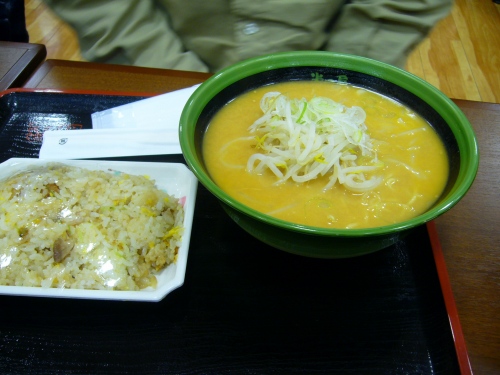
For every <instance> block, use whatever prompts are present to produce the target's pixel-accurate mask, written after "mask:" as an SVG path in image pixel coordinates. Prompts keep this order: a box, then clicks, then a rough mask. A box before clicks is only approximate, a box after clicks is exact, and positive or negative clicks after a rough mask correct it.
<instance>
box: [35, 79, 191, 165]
mask: <svg viewBox="0 0 500 375" xmlns="http://www.w3.org/2000/svg"><path fill="white" fill-rule="evenodd" d="M198 86H199V85H195V86H192V87H189V88H186V89H182V90H177V91H173V92H169V93H166V94H162V95H158V96H154V97H151V98H147V99H143V100H139V101H137V102H133V103H130V104H125V105H121V106H118V107H115V108H111V109H107V110H104V111H101V112H96V113H93V114H92V115H91V117H92V129H82V130H49V131H46V132H45V133H44V135H43V143H42V147H41V148H40V154H39V158H40V159H49V158H50V159H83V158H99V157H113V156H134V155H160V154H180V153H181V147H180V144H179V136H178V129H179V121H180V117H181V113H182V110H183V108H184V105H185V104H186V102H187V100H188V99H189V97H190V96H191V94H192V93H193V92H194V90H196V88H197V87H198Z"/></svg>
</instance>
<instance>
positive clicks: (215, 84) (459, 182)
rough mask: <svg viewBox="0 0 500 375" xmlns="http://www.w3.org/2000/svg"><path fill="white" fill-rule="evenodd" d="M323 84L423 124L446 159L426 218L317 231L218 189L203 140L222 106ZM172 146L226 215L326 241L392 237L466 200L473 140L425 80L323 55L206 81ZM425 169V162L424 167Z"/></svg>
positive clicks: (280, 57) (247, 67)
mask: <svg viewBox="0 0 500 375" xmlns="http://www.w3.org/2000/svg"><path fill="white" fill-rule="evenodd" d="M294 80H295V81H303V80H328V81H334V82H339V83H349V84H352V85H355V86H358V87H362V88H365V89H368V90H372V91H375V92H378V93H380V94H382V95H385V96H387V97H389V98H392V99H394V100H396V101H398V102H400V103H402V104H404V105H406V106H407V107H409V108H411V109H412V110H413V111H415V112H416V113H418V114H420V115H421V116H422V117H423V118H425V119H426V120H427V121H428V122H429V123H430V124H431V126H432V127H433V128H434V129H435V130H436V132H437V133H438V134H439V136H440V137H441V139H442V141H443V143H444V145H445V147H446V150H447V152H448V158H449V164H450V174H449V178H448V183H447V185H446V187H445V189H444V191H443V193H442V195H441V197H440V198H439V199H438V200H437V201H436V203H435V204H434V205H433V207H431V208H430V209H429V210H428V211H427V212H426V213H424V214H422V215H420V216H418V217H416V218H413V219H411V220H407V221H405V222H402V223H397V224H394V225H388V226H385V227H380V228H366V229H349V230H347V229H322V228H314V227H307V226H303V225H297V224H293V223H289V222H286V221H283V220H279V219H275V218H272V217H270V216H268V215H265V214H262V213H260V212H257V211H255V210H253V209H251V208H248V207H246V206H244V205H242V204H240V203H239V202H237V201H235V200H234V199H232V198H231V197H230V196H228V195H227V194H226V193H225V192H224V191H222V190H221V189H220V188H218V186H217V185H215V184H214V183H213V181H212V180H211V178H210V175H209V173H208V171H207V170H206V167H205V164H204V162H203V155H202V152H203V137H204V134H205V132H206V129H207V127H208V125H209V124H210V121H211V119H212V117H213V116H214V115H215V114H216V113H217V112H218V111H219V109H220V108H222V107H223V106H224V105H225V104H227V103H228V102H230V101H231V100H233V99H234V98H236V97H237V96H239V95H241V94H242V93H244V92H247V91H250V90H252V89H255V88H257V87H261V86H264V85H269V84H273V83H278V82H284V81H294ZM180 142H181V147H182V150H183V153H184V157H185V158H186V161H187V163H188V164H189V165H190V167H191V168H192V170H193V172H194V173H195V175H196V176H197V177H198V179H199V180H200V182H201V183H202V184H203V185H204V186H205V187H207V188H208V190H210V191H211V192H212V193H213V194H214V195H216V196H217V197H218V198H219V199H220V200H221V201H222V202H223V203H225V204H227V205H228V206H230V207H231V208H232V209H235V210H237V211H240V212H242V213H244V214H246V215H250V216H251V217H253V218H255V219H257V220H259V221H263V222H265V223H267V224H271V225H275V226H278V227H281V228H286V229H289V230H294V231H300V232H304V233H309V234H312V233H314V234H316V235H326V236H332V235H333V236H351V237H352V236H366V235H380V234H383V233H391V232H397V231H400V230H403V229H408V228H411V227H414V226H417V225H420V224H422V223H424V222H426V221H429V220H432V219H433V218H435V217H437V216H439V215H441V214H442V213H444V212H445V211H447V210H448V209H449V208H451V207H452V206H453V205H454V204H456V203H457V202H458V200H460V198H461V197H462V196H463V195H464V194H465V193H466V191H467V190H468V188H469V187H470V185H471V184H472V182H473V180H474V177H475V174H476V172H477V165H478V151H477V144H476V139H475V135H474V133H473V131H472V128H471V126H470V123H469V122H468V120H467V119H466V117H465V116H464V115H463V113H462V112H461V111H460V109H458V107H457V106H456V105H455V104H454V103H453V102H452V101H451V100H450V99H449V98H447V97H446V96H445V95H444V94H443V93H441V92H440V91H439V90H437V89H435V88H434V87H433V86H431V85H429V84H428V83H426V82H425V81H423V80H421V79H419V78H418V77H416V76H413V75H411V74H409V73H407V72H405V71H403V70H401V69H398V68H395V67H392V66H389V65H387V64H384V63H380V62H377V61H374V60H370V59H366V58H360V57H355V56H349V55H341V54H335V53H328V52H326V53H325V52H291V53H282V54H275V55H270V56H264V57H261V58H256V59H251V60H247V61H244V62H242V63H239V64H236V65H234V66H232V67H229V68H227V69H225V70H223V71H221V72H220V73H218V74H216V75H215V76H213V77H211V78H210V79H209V80H207V81H206V82H205V83H204V84H202V85H201V86H200V88H198V89H197V90H196V92H195V93H194V94H193V96H192V97H191V98H190V99H189V100H188V102H187V105H186V107H185V108H184V111H183V114H182V116H181V123H180ZM429 162H432V161H431V160H430V161H429Z"/></svg>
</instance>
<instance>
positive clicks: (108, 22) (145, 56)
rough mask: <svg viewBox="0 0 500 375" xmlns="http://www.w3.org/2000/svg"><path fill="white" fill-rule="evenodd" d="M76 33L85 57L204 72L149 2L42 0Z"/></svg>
mask: <svg viewBox="0 0 500 375" xmlns="http://www.w3.org/2000/svg"><path fill="white" fill-rule="evenodd" d="M44 1H45V2H46V3H47V4H48V5H49V6H50V8H51V9H52V10H53V11H54V12H55V13H56V14H57V15H58V16H60V17H61V18H62V19H63V20H64V21H66V22H67V23H68V24H70V25H71V26H72V27H73V28H74V29H75V31H76V33H77V35H78V39H79V42H80V48H81V52H82V56H83V57H84V58H85V59H86V60H88V61H94V62H105V63H112V64H124V65H136V66H144V67H154V68H168V69H179V70H191V71H204V72H206V71H208V69H207V67H206V66H205V64H204V63H203V62H202V61H201V60H200V59H199V58H198V57H197V56H196V55H195V54H194V53H192V52H189V51H185V50H184V47H183V45H182V43H181V41H180V40H179V38H178V36H177V35H176V34H175V33H174V32H173V31H172V29H171V28H170V25H169V21H168V15H167V14H165V10H164V9H163V8H160V7H158V6H156V4H155V2H154V1H152V0H106V1H103V0H44Z"/></svg>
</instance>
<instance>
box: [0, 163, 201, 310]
mask: <svg viewBox="0 0 500 375" xmlns="http://www.w3.org/2000/svg"><path fill="white" fill-rule="evenodd" d="M50 162H57V163H62V164H66V165H73V166H78V167H83V168H86V169H90V170H107V169H113V170H117V171H121V172H125V173H128V174H134V175H148V176H150V177H151V178H152V179H154V180H155V182H156V185H157V187H158V188H160V189H162V190H165V191H166V192H167V193H168V194H170V195H173V196H175V197H177V198H182V197H185V199H186V200H185V204H184V210H185V213H184V234H183V236H182V245H181V247H180V249H179V252H178V256H177V262H176V263H175V264H171V265H169V266H168V267H167V268H165V269H164V270H163V271H161V272H160V274H159V275H157V279H158V286H157V288H156V289H154V290H153V289H151V288H149V289H144V290H140V291H131V292H129V291H108V290H85V289H62V288H42V287H21V286H3V285H2V286H0V294H10V295H17V296H31V297H60V298H84V299H105V300H121V301H152V302H155V301H160V300H161V299H163V298H164V297H165V296H166V295H167V294H168V293H170V292H171V291H173V290H174V289H177V288H179V287H180V286H182V284H183V283H184V277H185V274H186V264H187V259H188V251H189V241H190V238H191V228H192V223H193V215H194V206H195V201H196V189H197V186H198V180H197V179H196V177H195V176H194V175H193V173H192V172H191V171H190V170H189V169H188V168H187V167H186V166H185V165H184V164H178V163H149V162H124V161H104V160H99V161H96V160H50V159H43V160H41V159H24V158H13V159H9V160H7V161H6V162H4V163H2V164H0V180H3V179H4V178H6V177H8V176H10V175H12V174H14V173H16V172H20V171H23V170H26V169H28V168H29V167H30V166H33V165H45V164H47V163H50Z"/></svg>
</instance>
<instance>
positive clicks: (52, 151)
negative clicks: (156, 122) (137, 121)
mask: <svg viewBox="0 0 500 375" xmlns="http://www.w3.org/2000/svg"><path fill="white" fill-rule="evenodd" d="M180 153H181V148H180V145H179V136H178V133H177V129H166V128H156V129H155V128H144V129H134V128H132V129H116V128H115V129H81V130H53V131H50V130H49V131H46V132H45V133H44V134H43V143H42V147H41V148H40V154H39V158H40V159H87V158H103V157H114V156H134V155H166V154H180Z"/></svg>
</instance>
